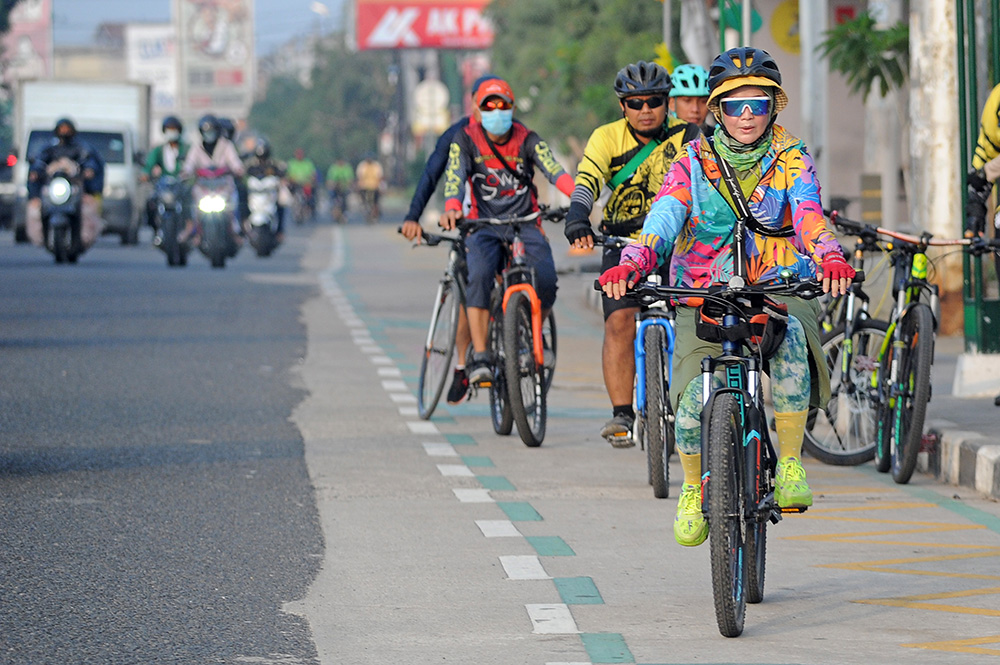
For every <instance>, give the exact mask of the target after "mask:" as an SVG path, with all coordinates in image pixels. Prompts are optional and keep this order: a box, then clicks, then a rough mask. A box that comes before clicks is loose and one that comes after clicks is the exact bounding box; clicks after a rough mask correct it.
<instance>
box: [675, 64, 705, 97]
mask: <svg viewBox="0 0 1000 665" xmlns="http://www.w3.org/2000/svg"><path fill="white" fill-rule="evenodd" d="M670 82H671V83H672V84H673V87H672V88H671V89H670V96H671V97H708V95H709V92H710V91H709V89H708V70H707V69H705V68H704V67H702V66H701V65H678V66H677V68H676V69H674V73H673V74H671V75H670Z"/></svg>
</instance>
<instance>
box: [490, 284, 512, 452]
mask: <svg viewBox="0 0 1000 665" xmlns="http://www.w3.org/2000/svg"><path fill="white" fill-rule="evenodd" d="M492 302H493V306H492V307H491V310H490V311H491V315H490V323H489V329H488V333H487V334H488V341H489V351H490V357H491V358H492V359H493V380H492V381H490V388H489V391H490V422H491V423H492V424H493V431H494V432H496V433H497V434H499V435H500V436H508V435H510V433H511V432H513V431H514V414H513V413H512V412H511V410H510V400H509V399H507V380H506V377H505V376H504V372H505V370H504V357H505V355H506V354H505V353H504V348H503V312H502V311H501V306H500V298H499V297H494V298H492Z"/></svg>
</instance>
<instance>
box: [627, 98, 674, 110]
mask: <svg viewBox="0 0 1000 665" xmlns="http://www.w3.org/2000/svg"><path fill="white" fill-rule="evenodd" d="M622 103H623V104H625V106H627V107H629V108H630V109H632V110H633V111H641V110H642V107H643V106H649V108H651V109H658V108H660V107H661V106H663V105H664V104H666V103H667V100H666V99H664V98H663V97H650V98H649V99H638V98H636V97H629V98H628V99H623V100H622Z"/></svg>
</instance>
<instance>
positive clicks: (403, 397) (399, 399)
mask: <svg viewBox="0 0 1000 665" xmlns="http://www.w3.org/2000/svg"><path fill="white" fill-rule="evenodd" d="M389 399H391V400H392V401H393V402H395V403H396V404H416V403H417V397H416V395H414V394H413V393H389Z"/></svg>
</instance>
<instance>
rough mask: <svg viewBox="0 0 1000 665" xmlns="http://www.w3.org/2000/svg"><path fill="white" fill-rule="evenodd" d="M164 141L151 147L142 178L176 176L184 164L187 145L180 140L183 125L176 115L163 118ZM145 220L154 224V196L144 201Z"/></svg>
mask: <svg viewBox="0 0 1000 665" xmlns="http://www.w3.org/2000/svg"><path fill="white" fill-rule="evenodd" d="M161 129H162V130H163V138H164V141H163V143H162V144H160V145H158V146H156V147H155V148H153V149H152V150H151V151H150V153H149V156H148V157H147V158H146V166H145V167H144V168H143V180H155V179H157V178H159V177H160V176H163V175H171V176H177V175H179V174H180V172H181V168H182V167H183V166H184V158H185V157H187V153H188V149H189V147H190V146H188V144H187V143H185V142H184V141H183V140H182V137H183V135H184V125H183V123H181V121H180V119H179V118H177V117H176V116H172V115H168V116H167V117H166V118H164V119H163V124H162V125H161ZM146 220H147V222H148V223H149V225H150V226H154V225H155V220H156V197H155V196H150V197H149V200H147V201H146Z"/></svg>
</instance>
